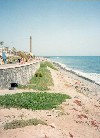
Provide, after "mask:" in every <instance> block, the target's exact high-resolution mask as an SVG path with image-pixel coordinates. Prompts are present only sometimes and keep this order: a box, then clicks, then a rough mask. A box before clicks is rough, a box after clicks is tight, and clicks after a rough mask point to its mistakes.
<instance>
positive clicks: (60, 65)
mask: <svg viewBox="0 0 100 138" xmlns="http://www.w3.org/2000/svg"><path fill="white" fill-rule="evenodd" d="M53 64H55V65H56V66H58V67H60V68H61V69H63V70H64V71H67V72H70V73H72V74H74V75H77V76H78V77H80V78H82V79H85V80H87V81H89V82H91V83H94V84H96V85H98V86H100V84H99V83H97V82H95V81H94V80H92V79H90V78H87V77H85V76H82V75H80V74H78V73H76V72H75V71H73V70H68V69H67V67H64V66H63V65H65V64H61V63H60V62H56V61H53ZM65 66H66V65H65Z"/></svg>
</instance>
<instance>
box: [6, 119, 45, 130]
mask: <svg viewBox="0 0 100 138" xmlns="http://www.w3.org/2000/svg"><path fill="white" fill-rule="evenodd" d="M38 124H42V125H47V123H45V122H44V121H42V120H40V119H36V118H34V119H29V120H13V121H12V122H10V123H6V124H5V125H4V129H6V130H7V129H15V128H21V127H25V126H31V125H34V126H36V125H38Z"/></svg>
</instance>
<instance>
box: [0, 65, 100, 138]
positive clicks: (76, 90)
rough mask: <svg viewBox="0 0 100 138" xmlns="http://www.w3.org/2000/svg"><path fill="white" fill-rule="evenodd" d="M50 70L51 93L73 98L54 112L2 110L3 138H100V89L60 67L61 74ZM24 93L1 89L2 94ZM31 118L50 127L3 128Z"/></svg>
mask: <svg viewBox="0 0 100 138" xmlns="http://www.w3.org/2000/svg"><path fill="white" fill-rule="evenodd" d="M48 69H49V70H50V72H51V75H52V78H53V82H54V86H50V89H51V90H49V91H48V92H55V93H64V94H68V95H70V96H71V99H69V100H68V99H67V100H66V101H65V102H63V103H62V104H61V105H60V106H59V107H58V108H57V109H52V110H37V111H32V110H27V109H15V108H10V109H6V108H0V138H15V137H16V138H27V137H29V138H100V86H99V85H97V84H95V83H93V82H91V81H88V80H86V79H84V78H82V77H79V76H77V75H76V74H73V73H72V72H70V71H66V70H64V69H63V68H61V67H60V66H59V65H58V71H56V70H53V69H51V68H48ZM23 91H25V90H0V95H4V94H8V93H9V94H12V93H18V92H19V93H20V92H23ZM26 91H27V90H26ZM31 92H38V91H33V90H31ZM30 118H38V119H41V120H43V121H45V122H47V124H48V125H47V126H43V125H37V126H26V127H24V128H17V129H11V130H4V129H3V126H4V124H5V123H6V122H11V121H12V120H16V119H17V120H18V119H30Z"/></svg>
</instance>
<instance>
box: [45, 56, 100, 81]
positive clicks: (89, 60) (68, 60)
mask: <svg viewBox="0 0 100 138" xmlns="http://www.w3.org/2000/svg"><path fill="white" fill-rule="evenodd" d="M48 58H49V59H50V60H52V61H54V62H57V63H59V64H60V65H62V66H63V67H64V68H66V69H67V70H72V71H74V72H75V73H77V74H78V75H81V76H83V77H86V78H89V79H91V80H93V81H94V82H95V83H97V84H100V56H49V57H48Z"/></svg>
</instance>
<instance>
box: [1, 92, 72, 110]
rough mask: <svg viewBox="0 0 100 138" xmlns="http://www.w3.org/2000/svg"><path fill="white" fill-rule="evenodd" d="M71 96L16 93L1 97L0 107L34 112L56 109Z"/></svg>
mask: <svg viewBox="0 0 100 138" xmlns="http://www.w3.org/2000/svg"><path fill="white" fill-rule="evenodd" d="M69 98H70V96H68V95H66V94H59V93H46V92H44V93H43V92H40V93H34V92H26V93H16V94H12V95H10V94H6V95H2V96H0V106H2V107H7V108H10V107H15V108H25V109H32V110H48V109H52V108H56V107H57V106H58V105H59V104H61V103H62V102H63V101H65V100H66V99H69Z"/></svg>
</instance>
